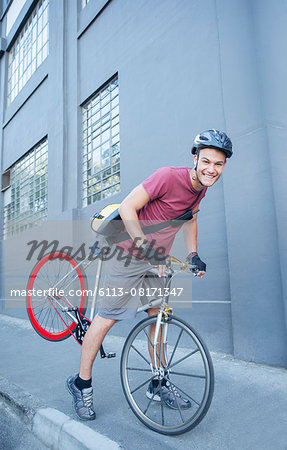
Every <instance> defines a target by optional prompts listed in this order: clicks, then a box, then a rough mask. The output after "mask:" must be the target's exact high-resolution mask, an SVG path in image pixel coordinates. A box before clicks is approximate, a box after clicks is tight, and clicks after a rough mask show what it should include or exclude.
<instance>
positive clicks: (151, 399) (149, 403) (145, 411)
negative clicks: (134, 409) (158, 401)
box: [144, 392, 155, 414]
mask: <svg viewBox="0 0 287 450" xmlns="http://www.w3.org/2000/svg"><path fill="white" fill-rule="evenodd" d="M154 396H155V392H154V393H153V394H152V397H151V398H150V399H149V402H148V405H147V407H146V409H145V410H144V414H146V413H147V411H148V409H149V407H150V405H151V402H152V401H153V398H154Z"/></svg>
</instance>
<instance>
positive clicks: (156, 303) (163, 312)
mask: <svg viewBox="0 0 287 450" xmlns="http://www.w3.org/2000/svg"><path fill="white" fill-rule="evenodd" d="M101 251H102V249H101V248H100V247H98V241H96V242H95V243H94V244H93V246H92V247H91V253H90V254H89V255H88V256H86V257H85V258H84V259H83V261H80V262H79V264H77V265H76V266H75V267H73V268H72V269H71V270H70V271H69V272H68V273H67V274H66V275H65V276H64V277H63V278H61V279H60V280H58V281H57V283H56V284H55V285H54V286H53V287H52V291H56V289H57V287H58V286H59V285H60V283H62V282H63V281H64V280H65V279H66V278H68V277H70V276H71V275H72V274H73V273H75V272H76V270H77V269H78V268H79V267H81V266H82V267H83V268H84V269H86V268H87V267H89V266H90V264H92V263H93V262H94V261H95V260H97V261H98V264H97V271H96V278H95V285H94V289H93V298H92V301H91V305H90V315H89V316H90V317H89V319H88V318H87V317H85V316H82V317H83V318H84V319H86V320H88V321H89V322H92V320H93V319H94V315H95V309H96V303H97V294H98V291H99V284H100V279H101V274H102V263H103V260H102V258H100V254H101ZM91 254H93V255H95V257H94V258H93V259H91ZM171 262H173V263H175V262H176V263H180V268H179V270H174V269H173V268H172V267H171ZM186 267H187V265H186V263H182V261H179V260H177V259H176V258H173V257H170V258H169V259H168V264H167V268H166V272H165V274H164V278H165V284H164V287H165V288H166V287H167V288H169V287H170V284H171V280H172V279H173V277H174V276H175V275H176V274H177V273H179V272H180V271H182V270H185V269H186ZM150 272H152V273H154V274H156V275H157V274H158V270H157V268H156V267H153V266H151V269H150ZM74 280H75V277H73V276H72V277H71V280H70V281H69V284H68V285H67V286H66V287H68V286H70V284H71V283H73V281H74ZM50 297H51V298H52V299H53V300H54V301H55V302H56V303H57V304H58V306H60V307H61V309H62V311H63V312H65V313H66V314H67V315H68V316H69V317H70V318H71V319H72V320H73V321H74V320H76V322H77V324H78V325H79V326H80V328H81V331H82V333H85V330H84V328H83V326H82V323H81V318H80V315H79V313H78V311H77V309H75V308H74V307H73V305H72V304H71V303H70V301H69V299H68V298H66V297H65V299H64V298H62V300H64V302H65V303H66V304H67V305H68V306H67V307H65V308H63V307H62V304H61V303H60V302H59V297H57V296H55V295H50ZM168 300H169V295H166V296H163V297H161V298H158V299H154V300H151V301H149V302H148V303H146V304H144V305H142V306H140V307H139V308H138V309H137V314H138V313H139V312H142V311H147V310H148V309H150V308H154V307H158V308H159V310H158V317H157V322H156V326H155V334H154V342H153V343H152V347H153V360H154V367H153V369H152V370H153V371H154V372H156V374H157V375H158V376H160V377H162V376H163V374H162V367H161V352H160V357H159V359H160V361H159V365H158V363H157V360H158V355H157V345H158V344H159V342H158V338H159V331H160V326H161V324H162V321H163V320H164V322H165V323H164V335H163V336H162V334H161V341H162V342H161V347H163V356H164V358H165V359H166V355H167V350H166V349H167V329H168V317H169V316H170V315H172V308H170V307H169V306H168ZM73 313H74V314H73ZM62 320H63V319H62ZM71 334H72V335H73V332H72V331H71ZM74 337H75V336H74ZM75 339H76V340H77V338H75ZM104 355H106V354H105V352H104V350H103V348H101V356H102V357H105V356H104ZM106 356H108V355H106Z"/></svg>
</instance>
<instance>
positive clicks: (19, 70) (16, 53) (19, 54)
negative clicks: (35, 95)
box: [7, 0, 49, 105]
mask: <svg viewBox="0 0 287 450" xmlns="http://www.w3.org/2000/svg"><path fill="white" fill-rule="evenodd" d="M48 6H49V0H40V1H39V2H38V4H37V6H36V7H35V9H34V10H33V12H32V14H31V16H30V18H29V19H28V21H27V23H26V25H25V27H24V29H23V30H22V32H21V33H20V36H19V37H18V38H17V40H16V42H15V44H14V45H13V47H12V48H11V50H10V52H9V60H8V94H7V96H8V99H7V100H8V105H9V104H10V103H11V102H12V101H13V100H14V98H15V97H16V95H18V93H19V92H20V91H21V89H22V88H23V87H24V86H25V84H26V83H27V81H28V80H29V79H30V78H31V76H32V75H33V73H34V72H35V71H36V69H37V68H38V67H39V66H40V65H41V64H42V62H43V61H44V60H45V59H46V57H47V56H48V53H49V23H48Z"/></svg>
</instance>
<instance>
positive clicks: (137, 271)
mask: <svg viewBox="0 0 287 450" xmlns="http://www.w3.org/2000/svg"><path fill="white" fill-rule="evenodd" d="M192 154H193V155H194V168H193V169H189V168H187V167H163V168H161V169H158V170H157V171H156V172H155V173H154V174H153V175H151V176H150V177H149V178H147V179H146V180H145V181H144V182H143V183H142V184H140V185H138V186H137V187H136V188H135V189H134V190H133V191H132V192H131V193H130V194H129V195H128V196H127V197H126V198H125V199H124V201H123V202H122V203H121V206H120V209H119V213H120V215H121V218H122V220H123V222H124V225H125V227H126V230H127V232H128V233H129V235H130V237H131V240H127V241H125V242H122V243H119V244H117V246H118V248H119V250H120V251H121V252H124V253H125V254H129V255H130V259H129V264H128V265H126V264H125V262H124V259H123V258H121V259H116V258H114V259H113V261H111V263H110V265H109V268H108V272H109V274H110V275H111V278H109V281H108V283H107V284H106V285H107V286H108V287H110V288H113V287H114V288H115V289H118V288H120V289H121V292H122V294H121V295H119V296H117V297H116V299H114V298H112V302H110V303H109V302H108V300H109V299H106V300H107V301H106V303H105V304H104V305H103V306H102V307H101V308H100V309H99V312H98V314H97V315H96V317H95V318H94V320H93V322H92V324H91V325H90V327H89V329H88V331H87V333H86V335H85V338H84V341H83V345H82V354H81V365H80V372H79V374H78V375H75V376H71V377H69V378H68V379H67V387H68V390H69V392H70V393H71V394H72V395H73V399H74V406H75V410H76V412H77V414H78V416H79V417H80V418H81V419H84V420H93V419H95V417H96V414H95V411H94V407H93V390H92V384H91V382H92V379H91V374H92V366H93V362H94V360H95V357H96V355H97V352H98V350H99V348H100V346H101V343H102V341H103V339H104V337H105V335H106V333H107V332H108V331H109V329H110V328H111V327H112V326H113V325H114V323H115V322H116V321H117V320H122V319H124V318H129V317H134V316H135V314H136V309H137V306H138V301H139V298H135V297H133V296H131V295H130V294H129V293H130V290H131V288H134V289H136V290H138V289H139V288H140V287H153V286H157V287H159V286H160V285H161V283H162V280H161V277H162V276H163V275H164V272H165V268H166V266H165V257H166V256H167V255H168V254H169V252H170V249H171V246H172V244H173V241H174V238H175V235H176V233H177V232H178V230H179V228H180V227H177V228H173V227H171V226H169V227H167V228H164V229H162V230H161V231H156V232H154V233H150V234H147V235H145V234H144V231H143V228H144V227H143V224H145V223H150V221H151V222H154V221H166V220H170V219H174V218H176V217H178V216H179V215H180V214H182V213H184V212H185V211H186V210H187V209H188V208H190V206H191V205H192V204H193V207H192V210H193V211H195V210H196V209H197V208H198V205H199V203H200V201H201V200H202V198H203V197H204V196H205V194H206V191H207V188H208V187H210V186H212V185H213V184H214V183H215V182H216V181H217V180H218V179H219V178H220V176H221V174H222V172H223V169H224V167H225V164H226V158H230V157H231V156H232V143H231V140H230V139H229V138H228V136H227V135H226V134H225V133H223V132H221V131H217V130H214V129H212V130H207V131H204V132H203V133H201V134H199V135H197V136H196V138H195V140H194V144H193V147H192ZM184 239H185V243H186V247H187V250H188V256H187V262H188V263H191V264H193V265H196V266H197V267H198V269H199V272H198V276H199V277H200V278H202V277H203V276H204V275H205V273H206V264H205V263H204V262H203V261H202V260H201V259H200V257H199V255H198V253H197V215H196V214H195V215H194V216H193V218H192V219H191V220H189V221H188V222H186V223H185V224H184ZM150 265H154V266H158V275H159V277H157V278H155V277H148V276H147V274H148V271H149V269H150ZM104 289H105V287H104ZM149 300H151V298H149ZM157 312H158V309H157V308H150V309H149V310H148V314H149V315H153V314H156V313H157ZM146 395H147V397H148V398H152V399H153V401H160V400H161V398H160V395H161V396H162V400H163V401H164V402H165V403H166V405H167V406H169V407H170V408H174V403H175V398H174V393H172V392H171V389H170V388H169V386H168V385H167V383H166V384H164V385H163V386H162V387H161V391H160V392H159V388H158V380H156V379H154V380H152V381H151V382H150V385H149V387H148V390H147V392H146ZM177 396H178V397H177V399H176V403H177V405H179V407H180V408H182V409H186V408H189V407H190V406H191V404H190V402H189V400H188V399H186V398H182V397H181V396H180V395H179V394H178V393H177Z"/></svg>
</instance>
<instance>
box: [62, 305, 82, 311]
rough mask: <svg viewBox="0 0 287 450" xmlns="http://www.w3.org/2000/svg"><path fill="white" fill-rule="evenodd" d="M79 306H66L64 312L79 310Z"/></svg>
mask: <svg viewBox="0 0 287 450" xmlns="http://www.w3.org/2000/svg"><path fill="white" fill-rule="evenodd" d="M77 310H78V308H76V307H74V306H66V307H65V308H62V312H67V311H77Z"/></svg>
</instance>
